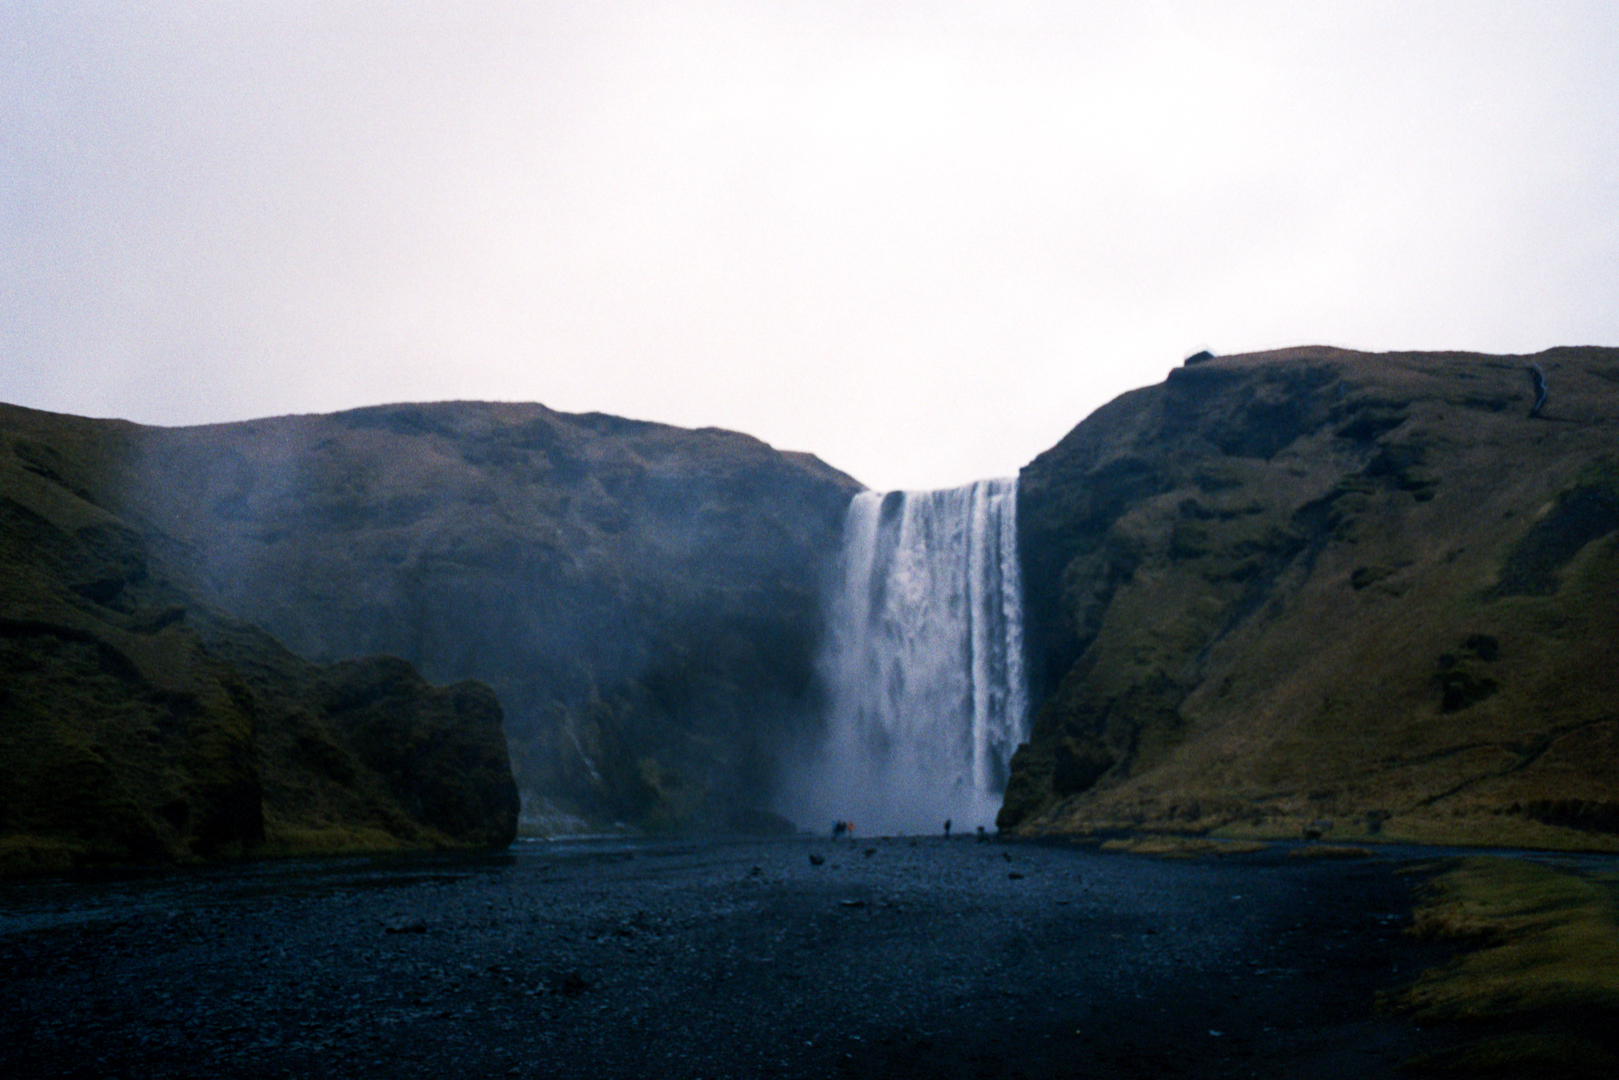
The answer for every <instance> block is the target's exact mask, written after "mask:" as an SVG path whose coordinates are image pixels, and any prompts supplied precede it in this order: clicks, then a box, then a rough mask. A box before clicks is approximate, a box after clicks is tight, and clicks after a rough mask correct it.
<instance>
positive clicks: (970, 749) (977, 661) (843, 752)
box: [787, 479, 1028, 834]
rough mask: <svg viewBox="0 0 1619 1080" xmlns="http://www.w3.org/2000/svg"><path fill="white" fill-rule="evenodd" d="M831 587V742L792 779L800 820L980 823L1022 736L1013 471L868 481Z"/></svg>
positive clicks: (919, 829)
mask: <svg viewBox="0 0 1619 1080" xmlns="http://www.w3.org/2000/svg"><path fill="white" fill-rule="evenodd" d="M840 571H841V573H840V574H839V575H838V577H837V579H836V580H835V582H834V584H833V587H832V590H831V592H832V595H831V596H829V597H828V600H827V628H826V630H827V633H826V640H825V643H824V645H823V649H822V656H821V675H822V678H823V680H824V681H825V685H826V687H827V690H828V697H829V710H828V714H829V715H828V723H827V731H826V741H825V744H824V746H823V747H822V748H821V749H820V753H819V755H818V756H817V757H815V758H814V760H812V762H810V763H809V767H808V768H807V769H806V770H804V771H803V772H801V773H800V774H799V776H798V777H797V781H798V782H797V783H795V784H792V785H791V787H792V788H795V789H796V790H791V791H789V792H788V802H789V803H791V804H792V805H790V806H788V807H787V809H788V810H789V812H790V814H791V816H794V817H795V818H796V819H797V820H798V821H799V822H800V823H801V824H804V825H805V826H807V827H812V828H815V827H819V826H820V825H821V823H822V822H826V823H830V822H831V821H833V820H845V819H846V820H851V821H853V822H854V824H855V826H856V828H857V829H858V830H859V831H860V832H862V833H867V834H871V833H931V832H937V831H938V830H939V829H940V828H941V826H942V825H943V823H944V821H945V820H946V819H947V818H948V819H951V820H953V822H954V824H955V826H956V827H957V828H958V829H961V830H963V831H966V830H969V829H971V828H973V827H975V826H978V825H983V826H986V827H991V826H993V824H994V820H995V814H996V812H997V811H998V810H999V808H1000V798H1001V794H1002V792H1003V791H1004V790H1005V787H1006V776H1007V765H1008V762H1009V761H1010V760H1011V756H1012V752H1013V750H1015V749H1016V748H1017V745H1018V743H1019V742H1020V741H1022V740H1023V739H1024V738H1026V736H1027V716H1026V713H1027V709H1028V703H1027V694H1026V690H1025V683H1024V672H1023V588H1022V578H1021V574H1020V571H1019V568H1018V553H1017V481H1016V480H1015V479H1011V480H983V481H980V482H978V483H976V484H971V485H968V486H967V487H961V488H954V489H951V490H948V491H891V492H888V493H886V494H881V493H877V492H863V493H861V494H859V495H857V496H855V498H854V501H853V502H852V503H851V504H850V507H849V512H848V517H847V519H846V521H845V524H844V534H843V557H842V564H841V567H840Z"/></svg>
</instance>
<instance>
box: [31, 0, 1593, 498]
mask: <svg viewBox="0 0 1619 1080" xmlns="http://www.w3.org/2000/svg"><path fill="white" fill-rule="evenodd" d="M0 65H3V66H0V400H6V401H11V402H15V403H18V404H24V405H30V406H34V407H37V408H43V409H52V410H58V411H64V412H72V413H81V414H87V415H93V416H121V417H127V418H129V419H133V420H138V421H142V422H146V423H157V424H192V423H203V422H212V421H219V420H236V419H245V418H249V417H253V416H263V415H271V414H279V413H287V412H314V411H330V410H335V409H342V408H348V407H352V406H356V405H364V404H375V403H379V402H387V401H404V400H440V399H449V398H483V399H503V400H533V401H541V402H544V403H545V404H547V405H549V406H551V407H553V408H556V409H564V410H568V411H590V410H599V411H603V412H611V413H617V414H621V415H626V416H634V417H640V418H645V419H653V420H661V421H666V422H669V423H675V424H682V425H688V426H702V425H710V424H713V425H719V426H722V427H728V428H735V429H739V430H742V431H746V432H749V433H750V434H753V435H756V436H758V437H760V438H762V439H765V440H766V441H768V442H770V443H773V444H774V445H776V446H778V447H781V448H784V449H795V450H810V451H813V452H815V453H817V454H819V455H820V456H821V457H822V458H824V459H826V460H827V461H829V462H830V463H832V464H834V465H836V466H838V467H840V468H842V469H844V470H846V471H848V472H850V473H852V474H853V475H855V476H856V477H858V478H859V479H861V480H862V481H864V482H865V483H867V484H870V485H872V486H873V487H879V488H889V487H943V486H951V485H955V484H959V483H964V482H967V481H969V480H973V479H977V478H980V477H985V476H993V475H1008V474H1011V473H1013V472H1015V471H1016V470H1017V469H1018V468H1019V467H1020V466H1021V465H1023V464H1024V463H1025V462H1026V461H1027V460H1028V459H1030V458H1031V457H1033V456H1034V455H1035V454H1036V453H1038V452H1040V451H1041V450H1043V449H1045V448H1046V447H1047V446H1049V445H1051V444H1052V443H1053V442H1055V441H1056V440H1057V439H1058V438H1060V437H1061V436H1062V435H1063V433H1064V432H1066V431H1067V430H1068V429H1069V428H1070V427H1072V426H1073V425H1074V424H1075V423H1077V422H1078V421H1079V420H1080V419H1082V418H1083V417H1084V416H1085V415H1086V414H1087V413H1088V412H1090V411H1091V410H1092V409H1094V408H1096V407H1097V406H1098V405H1101V404H1102V403H1104V402H1105V401H1107V400H1108V399H1109V398H1111V397H1113V396H1114V395H1116V394H1118V393H1120V392H1122V391H1124V390H1127V389H1130V388H1132V387H1135V386H1141V385H1145V384H1148V383H1151V382H1156V381H1158V380H1159V379H1161V378H1162V377H1163V375H1164V373H1165V372H1166V371H1167V370H1168V369H1169V368H1170V367H1172V366H1174V365H1175V364H1177V363H1179V362H1180V361H1181V359H1182V358H1184V357H1185V356H1186V355H1187V354H1189V353H1191V352H1195V351H1196V350H1198V349H1202V348H1209V349H1213V350H1214V351H1216V352H1237V351H1246V350H1251V349H1261V348H1270V347H1279V346H1286V345H1294V344H1306V343H1327V344H1334V345H1343V346H1348V347H1354V348H1364V349H1374V350H1377V349H1397V348H1436V349H1437V348H1458V349H1479V350H1485V351H1492V352H1518V351H1532V350H1538V349H1541V348H1545V347H1548V346H1552V345H1561V344H1607V345H1615V344H1619V3H1614V2H1611V0H1609V2H1601V3H1558V2H1539V3H1535V4H1528V3H1488V2H1475V3H1421V2H1412V0H1403V2H1397V3H1396V2H1387V3H1385V2H1365V3H1316V4H1310V3H1300V2H1288V3H1227V4H1219V3H1174V2H1169V0H1162V2H1157V3H1153V2H1134V3H1110V2H1099V3H1083V2H1079V0H1070V2H1066V3H1042V2H1019V0H997V2H995V3H984V2H979V0H974V2H970V3H966V2H964V3H952V2H938V3H923V2H919V0H917V2H910V0H890V2H881V0H865V2H837V0H816V2H806V0H758V2H751V3H749V2H735V3H728V2H718V0H677V2H670V3H661V2H644V3H641V2H625V3H614V2H603V0H559V2H550V3H526V4H525V3H499V4H496V3H490V4H475V3H467V2H465V0H462V2H455V3H448V2H447V3H438V2H433V0H422V2H415V3H411V2H386V3H383V2H377V3H342V2H333V0H322V2H314V3H293V2H255V3H248V2H240V3H233V2H226V0H209V2H197V3H164V2H159V0H144V2H142V3H139V4H130V3H125V2H108V3H79V2H71V0H68V2H64V0H52V2H49V3H33V2H18V0H0Z"/></svg>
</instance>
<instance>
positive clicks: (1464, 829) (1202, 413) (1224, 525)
mask: <svg viewBox="0 0 1619 1080" xmlns="http://www.w3.org/2000/svg"><path fill="white" fill-rule="evenodd" d="M1531 365H1535V366H1537V367H1538V368H1539V370H1540V371H1541V372H1542V373H1543V374H1544V377H1545V379H1546V380H1547V383H1548V384H1549V388H1550V396H1549V398H1548V400H1547V402H1546V405H1545V407H1544V409H1543V410H1542V411H1541V412H1540V414H1539V415H1538V416H1535V417H1533V418H1531V417H1530V415H1529V414H1530V412H1531V410H1532V408H1533V405H1534V401H1535V393H1534V388H1533V383H1532V379H1531V375H1530V366H1531ZM1019 498H1020V506H1019V535H1020V544H1021V545H1022V557H1023V560H1024V581H1025V589H1026V593H1027V600H1026V610H1027V612H1028V619H1029V624H1030V625H1029V640H1030V650H1031V661H1032V663H1031V669H1032V670H1033V671H1034V673H1035V674H1034V678H1035V683H1036V694H1035V700H1036V701H1038V702H1040V703H1041V704H1040V705H1039V707H1038V710H1037V713H1036V716H1035V718H1034V722H1033V734H1032V737H1031V739H1030V742H1029V744H1028V745H1027V746H1026V747H1024V748H1023V749H1021V750H1020V751H1019V753H1018V755H1017V757H1016V758H1015V760H1014V762H1013V774H1012V779H1011V783H1010V786H1009V789H1008V792H1007V797H1006V802H1005V806H1004V808H1003V810H1002V814H1001V818H1000V821H1001V823H1002V825H1003V826H1004V827H1015V828H1019V829H1022V830H1024V831H1031V832H1040V831H1076V830H1077V831H1086V830H1096V829H1106V828H1111V827H1136V828H1140V827H1149V828H1151V827H1160V828H1169V829H1177V830H1185V831H1194V832H1208V831H1214V832H1218V833H1221V834H1228V835H1236V834H1259V835H1294V836H1296V835H1299V834H1301V833H1315V832H1323V833H1330V834H1332V835H1337V836H1340V837H1344V836H1378V837H1385V838H1409V839H1430V840H1460V841H1468V842H1481V843H1491V842H1498V843H1514V844H1519V843H1521V844H1546V845H1553V846H1587V847H1589V846H1597V847H1613V846H1616V842H1619V787H1616V785H1615V782H1614V777H1615V776H1616V775H1619V772H1616V768H1619V665H1616V664H1615V663H1614V662H1613V658H1614V657H1615V656H1619V537H1616V534H1615V530H1616V529H1619V350H1614V349H1598V348H1575V349H1554V350H1551V351H1549V352H1545V353H1541V354H1539V355H1536V356H1532V357H1511V356H1483V355H1474V354H1460V353H1421V354H1377V355H1371V354H1364V353H1353V352H1347V351H1343V350H1337V349H1328V348H1305V349H1294V350H1288V351H1285V352H1275V353H1262V354H1255V355H1249V356H1234V357H1227V358H1215V359H1207V360H1203V361H1201V362H1197V363H1191V364H1189V365H1188V366H1186V367H1183V368H1181V369H1178V370H1177V371H1175V372H1173V373H1172V374H1171V376H1170V378H1169V379H1168V380H1167V381H1166V382H1165V383H1163V384H1162V385H1159V386H1154V387H1149V388H1146V389H1143V390H1138V391H1135V392H1133V393H1130V394H1126V395H1125V396H1123V397H1121V398H1119V399H1118V400H1116V401H1114V402H1113V403H1111V404H1110V405H1108V406H1106V407H1104V408H1103V409H1101V410H1098V412H1097V413H1096V414H1094V415H1093V416H1091V417H1090V418H1089V419H1087V420H1086V421H1085V422H1084V423H1082V424H1080V425H1079V426H1078V427H1077V428H1075V429H1074V431H1073V432H1072V433H1071V434H1069V435H1068V436H1067V437H1066V438H1065V439H1064V440H1063V441H1062V442H1061V443H1060V444H1058V445H1057V446H1056V447H1054V448H1053V449H1051V450H1050V451H1048V452H1047V453H1045V454H1043V455H1041V456H1040V457H1039V458H1037V459H1036V460H1035V461H1034V462H1032V463H1031V464H1030V465H1029V466H1028V467H1027V468H1025V469H1024V470H1023V472H1022V474H1021V478H1020V492H1019Z"/></svg>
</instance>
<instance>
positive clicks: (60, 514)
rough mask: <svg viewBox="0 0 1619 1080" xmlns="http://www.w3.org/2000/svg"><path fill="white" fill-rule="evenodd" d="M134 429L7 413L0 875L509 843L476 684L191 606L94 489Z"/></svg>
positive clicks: (509, 794) (495, 759)
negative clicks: (309, 644) (280, 638)
mask: <svg viewBox="0 0 1619 1080" xmlns="http://www.w3.org/2000/svg"><path fill="white" fill-rule="evenodd" d="M133 434H134V429H132V428H131V427H130V426H129V425H118V424H110V425H109V424H97V423H95V422H92V421H81V420H77V419H76V418H65V417H56V416H52V415H50V414H47V413H37V412H33V411H31V410H23V409H14V408H10V407H0V438H3V441H0V780H3V783H0V874H6V873H15V872H23V873H27V872H38V871H59V870H64V869H67V868H69V867H73V866H80V865H86V864H96V863H108V862H130V861H136V862H151V861H188V860H194V859H207V858H218V857H230V856H241V855H246V854H253V853H281V854H297V853H310V852H322V851H340V850H356V849H364V850H385V849H397V848H444V847H484V846H498V845H504V844H506V843H509V842H510V841H511V839H512V836H513V834H514V832H515V829H516V823H517V809H518V807H517V792H516V788H515V785H514V784H513V782H512V778H511V769H510V765H509V761H508V757H507V753H506V745H505V740H504V738H503V736H502V733H501V713H500V706H499V703H498V702H497V701H496V700H495V697H494V695H493V693H492V692H491V691H490V690H489V689H488V687H486V686H483V685H481V684H478V683H474V682H461V683H457V684H456V685H454V686H450V687H446V688H435V687H432V686H429V685H428V684H427V682H426V681H425V680H423V679H422V678H421V676H420V675H418V674H417V673H416V671H415V670H414V669H412V668H411V667H410V666H409V665H408V664H406V663H404V662H403V661H399V660H388V659H382V658H373V659H359V660H349V661H345V662H343V663H340V664H333V665H329V666H320V665H315V664H311V663H308V662H306V661H304V660H302V659H300V658H299V657H297V656H294V655H293V654H291V653H289V652H288V651H287V650H285V649H284V648H282V647H281V646H280V645H279V644H278V643H277V642H275V641H274V640H273V639H272V638H270V637H269V636H268V635H267V634H265V633H264V632H263V631H261V630H258V629H257V628H255V627H253V626H250V625H248V624H245V623H242V622H240V621H237V620H235V619H232V618H229V617H227V616H225V615H223V614H222V613H221V612H220V611H218V610H217V609H216V608H214V607H213V606H212V605H210V604H208V603H206V602H204V601H202V600H201V599H200V598H199V597H198V596H197V595H196V594H195V593H193V592H191V591H189V590H188V589H187V588H185V587H184V586H182V585H181V584H179V583H178V582H177V581H176V580H175V579H174V578H173V577H172V576H171V575H170V572H169V570H168V569H167V568H166V567H165V565H164V564H163V562H162V560H161V559H158V558H156V557H155V556H154V555H153V552H152V548H151V545H150V543H149V542H148V539H147V537H146V536H144V535H143V534H142V532H141V531H140V530H139V529H137V528H135V527H133V526H132V525H131V524H130V522H129V521H127V520H125V519H123V518H121V517H119V516H118V515H117V514H116V513H114V512H112V511H111V510H109V509H108V508H107V503H106V502H104V501H102V500H99V499H98V498H96V497H95V496H94V495H93V494H92V489H94V488H98V487H103V486H104V483H105V476H104V470H105V468H106V467H107V466H108V464H109V463H114V464H115V463H116V462H117V460H118V459H117V458H116V456H112V457H109V456H108V455H107V454H106V453H104V451H105V449H106V447H105V445H104V440H106V439H108V438H110V439H113V440H119V439H124V438H127V437H129V436H131V435H133Z"/></svg>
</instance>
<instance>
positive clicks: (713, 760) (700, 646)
mask: <svg viewBox="0 0 1619 1080" xmlns="http://www.w3.org/2000/svg"><path fill="white" fill-rule="evenodd" d="M87 437H89V438H92V440H99V442H98V443H97V445H98V447H99V449H100V454H101V460H102V461H103V462H104V466H103V468H102V470H101V473H100V475H98V476H97V477H96V479H95V483H96V484H97V485H98V486H97V490H98V492H100V493H101V494H102V495H103V496H104V497H105V498H106V499H107V500H108V501H109V502H110V503H111V504H112V505H115V506H116V507H117V508H118V510H119V512H120V513H122V514H124V515H125V516H126V517H127V518H128V519H129V520H130V521H131V522H134V523H137V525H138V527H139V528H140V529H141V530H142V531H143V532H144V533H145V534H147V535H149V536H151V537H152V538H153V541H152V542H153V544H154V546H155V548H156V550H158V551H159V552H160V554H161V555H162V557H163V559H164V560H165V562H166V563H167V564H168V565H171V566H173V567H175V568H176V569H177V570H178V572H180V573H181V574H182V575H183V576H184V578H185V579H186V581H187V583H188V585H189V586H190V587H191V588H193V589H194V590H195V591H196V592H198V593H199V594H201V595H202V596H204V597H206V598H207V599H208V600H210V601H211V602H213V603H215V604H217V605H218V606H219V607H221V608H222V609H224V610H226V611H229V612H230V613H231V614H232V615H234V616H236V617H239V618H242V619H244V620H246V621H248V622H251V623H254V624H257V625H259V626H262V627H264V628H265V629H266V630H268V631H269V632H271V633H272V634H274V635H275V636H276V637H277V638H278V639H279V640H280V641H282V642H283V643H285V644H286V646H287V647H288V648H289V649H291V650H292V651H294V652H296V653H298V654H301V655H304V656H308V657H310V658H312V659H316V660H320V661H335V660H338V659H341V658H344V657H350V656H357V655H366V654H372V653H386V654H391V655H397V656H401V657H404V658H406V659H407V660H409V661H411V662H412V663H414V664H416V665H417V666H419V667H420V668H421V669H422V671H423V672H424V674H426V675H427V676H428V677H429V678H431V679H434V680H440V681H453V680H462V679H469V678H471V679H478V680H481V681H483V682H486V683H488V684H489V685H490V686H491V687H493V688H494V690H495V692H496V694H497V695H498V697H499V700H500V702H501V704H502V706H503V707H504V712H505V722H506V732H507V735H508V739H509V742H510V746H511V750H512V758H513V765H514V767H515V769H516V773H517V777H518V780H519V783H520V787H521V788H522V791H523V794H524V799H525V802H526V810H527V813H528V819H529V821H530V822H531V823H533V824H534V825H535V826H536V827H538V828H540V829H545V828H561V829H577V828H579V827H582V826H590V827H600V826H603V825H608V824H611V823H612V822H616V821H621V822H625V823H628V824H631V825H635V826H638V827H643V828H681V827H707V826H724V825H725V824H726V822H727V821H728V820H730V819H733V818H737V817H741V818H747V817H748V816H749V814H748V812H749V811H752V810H755V809H756V808H758V807H761V806H763V805H765V804H766V803H767V802H768V793H769V788H770V785H771V782H772V780H773V777H774V770H775V755H776V752H777V746H778V743H779V742H780V741H781V740H783V739H785V738H786V737H787V736H788V735H789V734H790V733H795V732H798V733H801V732H802V730H803V729H804V728H805V727H806V726H808V725H811V724H813V723H815V722H816V717H817V715H818V712H817V702H816V700H815V695H816V690H815V686H814V654H815V648H816V640H817V636H818V633H819V587H820V581H819V575H820V572H821V567H822V566H823V565H824V564H825V563H826V562H827V560H828V559H829V558H830V556H831V554H832V552H833V551H834V549H835V548H836V546H837V544H838V542H839V532H840V527H841V521H842V514H843V511H844V508H845V506H846V504H847V501H848V499H849V497H850V496H851V494H852V493H853V492H854V491H855V490H857V488H858V485H857V484H855V483H854V482H853V481H852V480H850V479H849V478H848V477H845V476H843V475H842V474H840V473H837V472H836V471H834V470H832V469H830V468H828V467H826V466H825V465H822V464H821V463H820V462H819V461H816V460H815V459H813V458H811V457H808V456H807V455H797V454H784V453H779V452H777V451H775V450H772V449H771V448H770V447H768V446H766V445H765V444H764V443H761V442H759V441H758V440H756V439H752V438H749V437H747V436H745V435H739V434H735V433H732V432H725V431H719V430H713V429H710V430H703V431H688V430H682V429H678V428H672V427H667V426H664V425H658V424H650V423H641V422H637V421H631V420H622V419H617V418H614V417H608V416H601V415H595V414H590V415H566V414H561V413H555V412H551V411H550V410H547V409H545V408H543V407H542V406H538V405H507V404H480V403H445V404H437V405H401V406H387V407H379V408H369V409H360V410H356V411H353V412H347V413H340V414H336V415H332V416H309V417H282V418H276V419H270V420H262V421H254V422H249V423H241V424H226V425H218V426H212V427H202V428H188V429H153V428H136V427H131V426H127V425H126V426H123V427H121V428H119V429H117V431H116V432H114V431H113V430H112V429H110V428H105V427H103V428H102V429H98V431H97V432H96V433H94V434H93V435H90V436H87Z"/></svg>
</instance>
